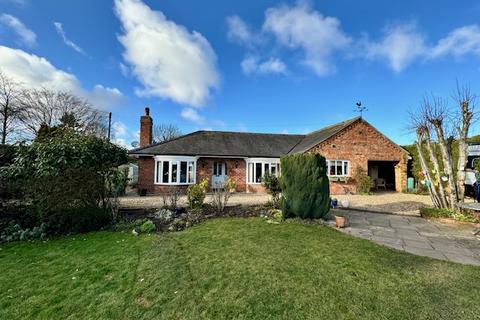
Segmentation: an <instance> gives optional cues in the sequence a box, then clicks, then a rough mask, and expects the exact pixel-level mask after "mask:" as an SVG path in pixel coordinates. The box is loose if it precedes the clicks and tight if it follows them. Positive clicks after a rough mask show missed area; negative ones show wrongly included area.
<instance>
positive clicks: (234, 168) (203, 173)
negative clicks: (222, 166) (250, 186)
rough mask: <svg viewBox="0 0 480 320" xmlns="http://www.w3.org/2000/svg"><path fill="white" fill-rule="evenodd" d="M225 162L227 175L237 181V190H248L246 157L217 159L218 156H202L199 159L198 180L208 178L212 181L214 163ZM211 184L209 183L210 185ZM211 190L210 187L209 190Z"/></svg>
mask: <svg viewBox="0 0 480 320" xmlns="http://www.w3.org/2000/svg"><path fill="white" fill-rule="evenodd" d="M215 161H217V162H221V161H223V162H225V163H226V166H227V175H228V177H229V178H232V179H233V180H234V181H235V182H236V183H237V188H236V191H237V192H245V191H246V177H247V176H246V171H245V170H246V163H245V160H244V159H240V158H239V159H217V158H200V159H198V160H197V182H200V180H202V179H208V181H210V183H211V182H212V175H213V163H214V162H215ZM210 186H211V185H209V187H210ZM208 191H210V188H209V190H208Z"/></svg>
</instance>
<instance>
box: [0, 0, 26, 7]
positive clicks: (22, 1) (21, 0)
mask: <svg viewBox="0 0 480 320" xmlns="http://www.w3.org/2000/svg"><path fill="white" fill-rule="evenodd" d="M0 2H10V3H13V4H14V5H16V6H19V7H25V6H26V5H27V4H28V0H2V1H0Z"/></svg>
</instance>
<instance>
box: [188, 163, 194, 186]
mask: <svg viewBox="0 0 480 320" xmlns="http://www.w3.org/2000/svg"><path fill="white" fill-rule="evenodd" d="M193 165H194V162H193V161H189V162H188V183H193Z"/></svg>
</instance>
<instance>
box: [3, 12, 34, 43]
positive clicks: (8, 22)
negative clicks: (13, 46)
mask: <svg viewBox="0 0 480 320" xmlns="http://www.w3.org/2000/svg"><path fill="white" fill-rule="evenodd" d="M0 23H1V24H3V25H5V26H7V27H9V28H11V29H12V30H13V31H14V32H15V33H16V34H17V36H18V37H19V42H20V43H21V44H24V45H26V46H28V47H34V46H36V45H37V35H36V34H35V32H33V31H32V30H30V29H28V28H27V27H26V26H25V25H24V24H23V22H22V21H20V20H19V19H18V18H16V17H14V16H12V15H9V14H6V13H4V14H1V15H0Z"/></svg>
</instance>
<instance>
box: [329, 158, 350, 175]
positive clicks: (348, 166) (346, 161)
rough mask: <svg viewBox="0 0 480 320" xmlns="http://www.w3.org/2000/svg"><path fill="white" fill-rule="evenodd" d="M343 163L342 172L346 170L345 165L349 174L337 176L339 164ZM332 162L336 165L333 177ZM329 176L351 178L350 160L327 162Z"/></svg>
mask: <svg viewBox="0 0 480 320" xmlns="http://www.w3.org/2000/svg"><path fill="white" fill-rule="evenodd" d="M338 161H341V162H342V171H343V169H344V168H345V164H347V172H344V173H342V174H337V162H338ZM332 162H334V163H335V165H334V166H335V174H334V175H331V174H330V166H331V164H332ZM327 176H328V177H350V161H349V160H330V159H328V160H327Z"/></svg>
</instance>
